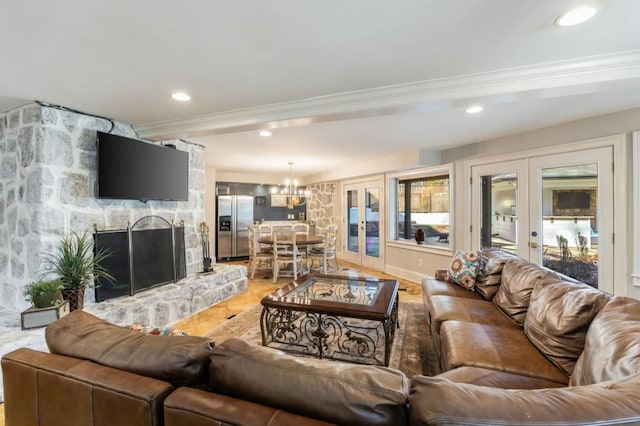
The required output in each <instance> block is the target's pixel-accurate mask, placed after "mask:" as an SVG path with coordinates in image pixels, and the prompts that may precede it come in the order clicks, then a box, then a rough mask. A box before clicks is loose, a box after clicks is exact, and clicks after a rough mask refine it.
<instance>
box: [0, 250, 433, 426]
mask: <svg viewBox="0 0 640 426" xmlns="http://www.w3.org/2000/svg"><path fill="white" fill-rule="evenodd" d="M233 263H237V264H245V265H246V264H247V262H243V261H239V262H233ZM338 273H339V274H354V273H357V274H359V275H369V276H376V277H379V278H392V279H397V280H398V281H399V283H400V289H401V292H400V293H399V294H400V296H399V297H400V300H403V301H407V302H409V301H413V302H421V301H422V288H421V286H420V285H419V284H416V283H414V282H411V281H406V280H403V279H399V278H398V277H395V276H393V275H389V274H385V273H382V272H380V271H376V270H374V269H367V268H361V267H359V266H358V265H354V264H350V263H347V262H344V261H340V271H338ZM285 283H288V279H286V278H281V279H280V280H279V282H278V283H276V284H273V283H272V282H271V278H270V277H269V276H268V275H265V273H264V272H261V271H258V272H257V273H256V277H255V279H253V280H252V279H250V280H249V288H248V290H247V291H246V292H244V293H241V294H238V295H236V296H234V297H231V298H229V299H227V300H225V301H224V302H221V303H218V304H217V305H214V306H212V307H210V308H208V309H205V310H204V311H202V312H199V313H197V314H195V315H192V316H191V317H188V318H185V319H184V320H182V321H179V322H177V323H175V324H174V325H173V326H174V327H175V328H179V329H181V330H184V331H185V332H187V333H188V334H190V335H195V336H199V335H204V334H206V333H207V332H208V331H210V330H212V329H213V328H215V327H217V326H218V325H220V324H222V323H223V322H224V321H226V320H227V319H228V318H229V317H230V316H232V315H238V314H240V313H242V312H244V311H245V310H246V309H248V308H250V307H252V306H253V305H255V304H256V303H260V300H261V299H262V298H263V297H264V296H266V295H268V294H270V293H272V292H273V291H275V290H276V289H278V288H279V287H281V286H283V285H284V284H285ZM0 426H5V423H4V404H0Z"/></svg>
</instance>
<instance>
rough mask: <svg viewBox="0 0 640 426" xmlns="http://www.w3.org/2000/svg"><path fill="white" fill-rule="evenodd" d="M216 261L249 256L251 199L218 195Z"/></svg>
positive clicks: (251, 218) (251, 219) (245, 196)
mask: <svg viewBox="0 0 640 426" xmlns="http://www.w3.org/2000/svg"><path fill="white" fill-rule="evenodd" d="M217 204H218V210H217V212H218V213H217V214H218V226H217V232H216V241H217V244H216V259H217V260H228V259H233V258H237V257H247V256H249V225H251V224H253V197H251V196H248V195H218V202H217Z"/></svg>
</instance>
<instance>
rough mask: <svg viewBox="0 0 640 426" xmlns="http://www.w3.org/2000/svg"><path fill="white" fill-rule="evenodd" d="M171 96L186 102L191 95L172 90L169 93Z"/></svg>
mask: <svg viewBox="0 0 640 426" xmlns="http://www.w3.org/2000/svg"><path fill="white" fill-rule="evenodd" d="M171 97H172V98H173V99H174V100H176V101H180V102H188V101H190V100H191V96H189V95H187V94H186V93H184V92H174V93H172V94H171Z"/></svg>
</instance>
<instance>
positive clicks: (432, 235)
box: [396, 175, 450, 247]
mask: <svg viewBox="0 0 640 426" xmlns="http://www.w3.org/2000/svg"><path fill="white" fill-rule="evenodd" d="M397 182H398V185H397V193H396V194H397V198H396V200H397V238H398V239H399V240H402V239H406V240H413V239H414V238H415V234H416V231H417V230H418V229H421V230H422V231H423V232H424V244H427V245H440V246H445V247H448V245H449V209H450V203H449V175H439V176H428V177H418V178H412V179H399V180H398V181H397Z"/></svg>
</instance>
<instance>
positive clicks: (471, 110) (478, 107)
mask: <svg viewBox="0 0 640 426" xmlns="http://www.w3.org/2000/svg"><path fill="white" fill-rule="evenodd" d="M483 109H484V108H482V105H471V106H470V107H469V108H467V109H465V110H464V112H466V113H467V114H477V113H479V112H482V110H483Z"/></svg>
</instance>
